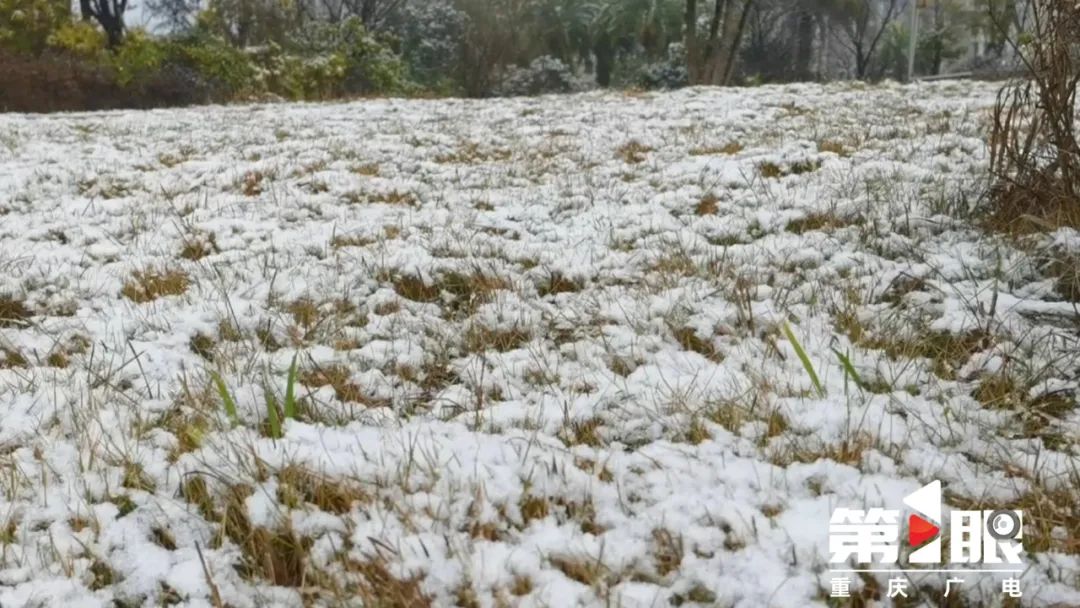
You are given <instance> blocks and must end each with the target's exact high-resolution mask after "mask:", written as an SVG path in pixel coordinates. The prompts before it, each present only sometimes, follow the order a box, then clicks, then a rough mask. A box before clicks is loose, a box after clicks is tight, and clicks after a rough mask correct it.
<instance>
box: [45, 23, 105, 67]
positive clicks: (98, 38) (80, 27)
mask: <svg viewBox="0 0 1080 608" xmlns="http://www.w3.org/2000/svg"><path fill="white" fill-rule="evenodd" d="M106 42H107V39H106V37H105V32H103V31H101V29H100V28H98V27H97V26H94V25H92V24H90V23H89V22H87V21H69V22H67V23H64V24H63V25H61V26H60V27H59V28H57V30H56V31H55V32H53V33H52V34H50V35H49V39H48V44H49V46H50V47H52V48H54V49H57V50H59V51H63V52H65V53H68V54H71V55H74V56H76V57H80V58H83V59H94V60H97V59H100V58H101V56H102V55H103V54H104V53H105V45H106Z"/></svg>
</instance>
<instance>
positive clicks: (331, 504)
mask: <svg viewBox="0 0 1080 608" xmlns="http://www.w3.org/2000/svg"><path fill="white" fill-rule="evenodd" d="M277 478H278V491H277V498H278V501H279V502H280V503H281V504H283V505H285V506H287V507H289V508H294V509H295V508H298V507H300V506H302V505H304V504H310V505H313V506H315V507H316V508H318V509H319V510H321V511H325V512H327V513H335V514H338V515H342V514H345V513H348V512H349V511H350V510H352V508H353V506H354V505H357V504H368V503H370V502H371V500H372V497H371V495H369V494H368V493H367V492H365V491H364V490H363V489H362V488H360V487H359V485H357V484H351V483H346V482H343V481H342V480H340V479H331V478H328V477H326V476H324V475H320V474H318V473H315V472H314V471H310V470H308V469H305V468H304V467H301V466H298V465H289V466H287V467H285V468H283V469H281V470H280V471H278V472H277Z"/></svg>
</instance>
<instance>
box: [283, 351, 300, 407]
mask: <svg viewBox="0 0 1080 608" xmlns="http://www.w3.org/2000/svg"><path fill="white" fill-rule="evenodd" d="M299 355H300V353H296V354H295V355H293V358H292V364H290V365H289V379H288V380H287V381H286V384H285V419H286V420H288V419H289V418H292V419H293V420H295V419H296V358H297V357H298V356H299Z"/></svg>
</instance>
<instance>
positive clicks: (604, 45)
mask: <svg viewBox="0 0 1080 608" xmlns="http://www.w3.org/2000/svg"><path fill="white" fill-rule="evenodd" d="M593 54H594V55H596V84H598V85H599V86H601V87H605V88H607V87H609V86H611V71H612V69H613V68H614V66H615V47H614V45H613V44H612V42H611V35H610V34H603V35H601V36H600V37H599V38H597V39H596V43H595V44H594V45H593Z"/></svg>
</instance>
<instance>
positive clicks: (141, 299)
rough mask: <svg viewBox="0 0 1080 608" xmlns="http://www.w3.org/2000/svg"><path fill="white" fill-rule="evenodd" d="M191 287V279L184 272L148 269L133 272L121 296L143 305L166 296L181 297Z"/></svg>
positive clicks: (121, 291)
mask: <svg viewBox="0 0 1080 608" xmlns="http://www.w3.org/2000/svg"><path fill="white" fill-rule="evenodd" d="M190 285H191V279H190V277H189V276H188V274H187V273H186V272H184V271H182V270H176V269H160V270H155V269H149V268H148V269H146V270H136V271H135V272H133V273H132V274H131V279H130V280H128V281H127V282H126V283H124V287H123V289H121V290H120V294H121V295H123V296H124V297H125V298H127V299H129V300H131V301H132V302H135V303H138V304H143V303H146V302H152V301H154V300H156V299H158V298H161V297H164V296H178V295H181V294H183V293H184V292H186V291H187V289H188V287H189V286H190Z"/></svg>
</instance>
